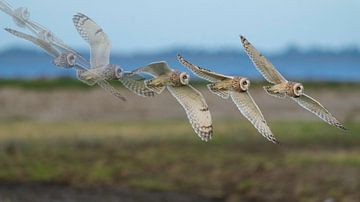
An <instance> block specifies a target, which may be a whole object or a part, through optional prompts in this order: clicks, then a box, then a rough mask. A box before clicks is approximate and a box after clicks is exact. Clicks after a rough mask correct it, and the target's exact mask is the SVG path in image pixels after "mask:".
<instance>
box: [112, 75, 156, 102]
mask: <svg viewBox="0 0 360 202" xmlns="http://www.w3.org/2000/svg"><path fill="white" fill-rule="evenodd" d="M119 81H120V82H121V83H122V84H123V85H124V86H125V87H126V88H127V89H129V90H130V91H132V92H133V93H135V94H137V95H139V96H142V97H154V96H156V95H157V94H156V93H155V92H153V91H151V90H150V89H148V88H146V86H145V83H144V81H145V78H144V77H142V76H140V75H137V74H135V75H133V76H130V75H129V73H125V74H124V75H123V76H122V77H121V78H119Z"/></svg>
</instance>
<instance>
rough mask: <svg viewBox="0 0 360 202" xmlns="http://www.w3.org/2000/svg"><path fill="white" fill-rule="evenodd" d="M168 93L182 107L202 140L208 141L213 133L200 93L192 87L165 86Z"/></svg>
mask: <svg viewBox="0 0 360 202" xmlns="http://www.w3.org/2000/svg"><path fill="white" fill-rule="evenodd" d="M167 89H168V90H169V91H170V93H171V94H172V95H173V96H174V97H175V98H176V99H177V101H178V102H179V103H180V104H181V105H182V106H183V107H184V109H185V111H186V114H187V117H188V119H189V121H190V123H191V125H192V127H193V129H194V131H195V133H196V134H197V135H198V136H199V137H200V138H201V139H202V140H203V141H209V140H210V139H211V138H212V135H213V126H212V119H211V114H210V111H209V108H208V105H207V104H206V101H205V99H204V97H203V96H202V94H201V93H200V92H199V91H197V90H196V89H195V88H194V87H192V86H190V85H188V86H182V87H173V86H167Z"/></svg>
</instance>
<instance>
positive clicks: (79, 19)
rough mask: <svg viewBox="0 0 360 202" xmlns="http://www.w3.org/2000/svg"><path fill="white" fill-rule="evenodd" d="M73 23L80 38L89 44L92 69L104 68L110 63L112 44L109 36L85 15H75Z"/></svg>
mask: <svg viewBox="0 0 360 202" xmlns="http://www.w3.org/2000/svg"><path fill="white" fill-rule="evenodd" d="M73 22H74V25H75V28H76V30H77V31H78V32H79V34H80V36H81V37H82V38H83V39H84V40H85V41H87V42H88V43H89V45H90V52H91V62H90V63H91V68H96V67H103V66H106V65H108V64H109V62H110V51H111V42H110V39H109V38H108V36H107V34H106V33H105V32H104V31H103V30H102V28H101V27H100V26H99V25H97V24H96V23H95V22H94V21H93V20H91V19H90V18H89V17H87V16H86V15H84V14H81V13H78V14H77V15H74V17H73Z"/></svg>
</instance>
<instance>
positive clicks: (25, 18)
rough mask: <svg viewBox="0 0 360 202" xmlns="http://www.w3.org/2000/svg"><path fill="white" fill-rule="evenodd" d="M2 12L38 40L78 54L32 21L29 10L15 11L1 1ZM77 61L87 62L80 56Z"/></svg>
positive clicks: (18, 9) (17, 9)
mask: <svg viewBox="0 0 360 202" xmlns="http://www.w3.org/2000/svg"><path fill="white" fill-rule="evenodd" d="M0 10H2V11H3V12H5V13H6V14H8V15H9V16H10V17H12V18H13V20H14V22H15V24H16V25H17V26H18V27H21V28H27V29H29V30H30V31H31V32H32V33H33V34H35V35H36V37H37V38H38V39H41V40H44V41H46V42H48V43H50V44H51V45H53V46H55V47H57V48H60V49H63V50H66V51H67V52H72V53H73V54H78V53H77V52H76V51H75V50H74V49H72V48H71V47H69V46H68V45H66V44H65V43H64V42H63V41H62V40H61V39H59V38H58V37H56V36H55V35H54V33H52V32H51V31H50V30H49V29H47V28H46V27H45V26H43V25H41V24H39V23H37V22H35V21H33V20H32V19H30V12H29V10H28V9H27V8H25V7H19V8H16V9H14V8H13V7H12V6H11V5H10V4H9V3H8V2H6V1H5V0H1V1H0ZM76 60H77V62H85V61H86V60H84V58H82V57H81V56H80V55H79V54H78V56H77V58H76Z"/></svg>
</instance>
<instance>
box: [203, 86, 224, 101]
mask: <svg viewBox="0 0 360 202" xmlns="http://www.w3.org/2000/svg"><path fill="white" fill-rule="evenodd" d="M207 87H208V89H209V91H210V92H212V93H214V94H215V95H217V96H220V97H221V98H223V99H228V98H229V92H228V91H227V90H219V89H216V88H214V84H208V85H207Z"/></svg>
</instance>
